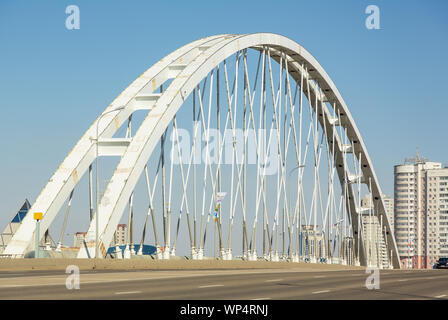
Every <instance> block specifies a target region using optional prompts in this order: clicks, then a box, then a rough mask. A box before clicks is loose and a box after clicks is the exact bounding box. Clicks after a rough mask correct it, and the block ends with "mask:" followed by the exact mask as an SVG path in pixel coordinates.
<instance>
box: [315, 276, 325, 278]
mask: <svg viewBox="0 0 448 320" xmlns="http://www.w3.org/2000/svg"><path fill="white" fill-rule="evenodd" d="M325 277H326V276H314V277H313V278H325Z"/></svg>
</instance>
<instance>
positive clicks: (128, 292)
mask: <svg viewBox="0 0 448 320" xmlns="http://www.w3.org/2000/svg"><path fill="white" fill-rule="evenodd" d="M134 293H142V292H141V291H123V292H115V294H134Z"/></svg>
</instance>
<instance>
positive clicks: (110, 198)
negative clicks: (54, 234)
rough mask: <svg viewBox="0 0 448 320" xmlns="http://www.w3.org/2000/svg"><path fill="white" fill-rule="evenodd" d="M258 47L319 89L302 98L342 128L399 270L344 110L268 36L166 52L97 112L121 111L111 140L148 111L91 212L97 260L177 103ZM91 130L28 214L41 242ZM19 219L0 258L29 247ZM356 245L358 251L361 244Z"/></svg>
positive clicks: (89, 152)
mask: <svg viewBox="0 0 448 320" xmlns="http://www.w3.org/2000/svg"><path fill="white" fill-rule="evenodd" d="M263 47H266V48H270V50H272V52H275V51H277V52H278V53H280V52H283V53H285V54H286V55H287V61H288V65H289V71H290V74H291V76H292V77H293V78H294V79H295V80H296V81H300V72H303V73H304V75H305V76H306V77H308V78H309V79H313V80H314V81H316V82H317V83H318V84H319V87H320V88H323V89H324V90H323V91H324V93H323V92H322V91H321V90H320V89H316V88H314V87H313V86H310V89H311V90H310V91H312V92H310V94H311V93H312V94H313V96H315V95H317V96H318V98H319V100H321V101H322V102H328V103H330V104H332V105H333V106H334V112H333V115H332V114H331V113H330V112H329V111H328V109H327V108H324V112H325V114H326V117H327V122H326V123H325V126H326V127H327V129H328V130H330V131H329V132H331V134H333V131H334V130H333V129H332V128H333V126H332V125H333V124H334V125H338V126H343V127H344V130H345V131H346V133H347V136H348V137H349V139H350V142H353V147H352V148H351V150H350V152H351V153H353V154H354V155H355V156H356V157H358V160H359V159H360V158H361V159H362V168H361V169H362V176H363V177H364V179H363V181H367V180H369V181H370V182H371V190H370V191H371V193H372V197H373V199H374V201H376V202H375V207H376V208H377V211H378V215H379V216H383V222H384V224H385V227H386V230H387V237H388V241H387V243H388V245H389V250H390V251H391V252H392V262H393V265H394V267H395V268H399V267H400V263H399V256H398V250H397V247H396V244H395V239H394V237H393V235H392V232H391V231H390V223H389V220H388V218H387V215H386V211H385V206H384V202H383V199H382V196H381V195H382V193H381V188H380V186H379V184H378V180H377V178H376V175H375V172H374V170H373V166H372V164H371V160H370V157H369V155H368V153H367V149H366V146H365V144H364V142H363V140H362V138H361V135H360V133H359V130H358V128H357V127H356V124H355V122H354V120H353V118H352V116H351V114H350V112H349V109H348V107H347V105H346V104H345V102H344V100H343V99H342V97H341V95H340V93H339V91H338V90H337V88H336V86H335V85H334V83H333V81H332V80H331V79H330V77H329V76H328V74H327V73H326V72H325V70H324V69H323V68H322V67H321V65H320V64H319V63H318V62H317V61H316V60H315V59H314V57H313V56H311V54H310V53H309V52H308V51H306V50H305V49H304V48H302V47H301V46H300V45H299V44H297V43H296V42H294V41H292V40H291V39H288V38H286V37H283V36H280V35H277V34H271V33H257V34H248V35H219V36H214V37H209V38H204V39H201V40H198V41H195V42H192V43H190V44H188V45H186V46H184V47H182V48H180V49H178V50H176V51H174V52H173V53H171V54H170V55H168V56H167V57H165V58H164V59H162V60H160V61H159V62H158V63H157V64H155V65H154V66H153V67H151V68H150V69H148V70H147V71H146V72H145V73H144V74H142V75H141V76H140V77H139V78H138V79H137V80H135V81H134V82H133V83H132V84H131V85H130V86H129V87H128V88H127V89H126V90H125V91H123V93H122V94H121V95H120V96H119V97H118V98H117V99H115V100H114V102H113V103H112V104H111V105H110V106H109V107H108V108H107V109H106V110H105V112H107V111H109V110H113V109H114V108H116V107H119V106H126V108H125V109H123V110H121V111H117V112H116V113H111V114H109V115H105V116H104V118H103V119H102V121H101V125H100V139H101V138H110V137H112V135H113V133H114V132H115V131H116V130H117V129H118V128H119V127H120V126H121V124H122V123H123V122H124V121H125V120H126V119H127V118H128V117H129V115H130V114H132V112H134V111H135V110H141V109H144V110H149V112H148V115H147V116H146V118H145V120H144V121H143V122H142V124H141V126H140V128H139V129H138V131H137V132H136V134H135V135H134V137H133V138H132V139H131V140H130V142H129V144H128V146H127V147H126V148H125V151H124V153H123V155H122V157H121V160H120V163H119V164H118V166H117V168H116V170H115V172H114V174H113V177H112V179H111V180H110V182H109V185H108V186H107V189H106V191H105V193H104V195H103V198H102V199H101V201H100V204H99V212H100V214H99V215H100V220H99V230H100V232H99V234H100V236H99V239H100V248H101V251H102V255H103V256H104V255H105V251H106V248H108V247H109V244H110V243H111V240H112V237H113V234H114V232H115V228H116V226H117V224H118V222H119V221H120V218H121V216H122V214H123V211H124V209H125V207H126V205H127V202H128V200H129V197H130V195H131V193H132V192H133V190H134V188H135V185H136V183H137V181H138V179H139V177H140V175H141V174H142V171H143V169H144V166H145V164H146V163H147V161H148V159H149V157H150V156H151V154H152V152H153V150H154V148H155V147H156V145H157V143H158V142H159V140H160V138H161V135H162V134H163V132H164V131H165V130H166V128H167V127H168V125H169V124H170V122H171V120H172V119H173V117H174V116H175V114H176V113H177V111H178V110H179V108H180V107H181V106H182V104H183V102H184V101H185V100H186V99H187V97H188V96H189V95H190V93H191V92H192V91H193V89H194V88H195V87H196V86H197V85H198V84H199V83H200V82H201V81H202V80H203V79H204V78H205V77H206V76H207V75H208V74H209V73H210V72H211V71H212V70H213V69H214V68H215V67H216V66H217V65H219V64H220V63H221V62H222V61H223V60H224V59H226V58H228V57H229V56H231V55H233V54H235V53H237V52H238V51H239V50H243V49H246V48H253V49H255V50H262V49H263ZM271 57H272V58H273V59H274V60H276V61H278V60H279V55H278V56H277V57H276V56H275V55H274V54H271ZM302 65H303V66H304V67H305V69H306V70H307V71H306V74H305V71H304V70H302V69H301V68H300V66H302ZM170 78H174V80H173V81H172V83H171V84H170V85H169V86H168V87H167V88H166V89H165V91H164V92H163V93H162V94H155V92H154V91H155V90H156V89H157V88H158V87H159V86H160V85H161V84H163V83H164V82H165V81H166V80H167V79H170ZM314 107H315V106H314ZM334 115H338V116H339V117H340V118H338V119H337V118H335V116H334ZM322 118H323V117H319V121H320V124H321V125H324V123H323V120H322ZM95 126H96V122H94V123H93V125H92V126H91V127H90V128H89V130H88V131H87V132H86V133H85V134H84V136H83V137H82V138H81V140H80V141H79V142H78V143H77V144H76V146H75V148H74V149H73V150H72V152H71V153H70V154H69V155H68V156H67V158H66V159H65V160H64V162H63V163H62V165H61V166H60V167H59V169H58V170H57V171H56V173H55V174H54V175H53V177H52V179H50V181H49V183H48V184H47V186H46V187H45V188H44V190H43V191H42V193H41V195H39V197H38V198H37V200H36V202H35V204H34V205H33V207H32V208H31V210H32V211H42V212H43V213H44V218H43V220H42V223H41V229H42V230H41V234H44V231H45V230H47V229H48V226H49V225H50V224H51V222H52V220H53V219H54V217H55V215H56V213H57V212H58V211H59V209H60V207H61V206H62V204H63V202H64V201H65V200H66V199H67V197H68V195H69V193H70V191H71V190H72V189H73V187H74V186H75V185H76V184H77V182H78V181H79V179H80V177H81V176H82V175H83V174H84V172H85V171H86V170H87V168H88V166H89V165H90V164H91V163H92V161H93V160H94V159H95V157H96V154H95V141H92V139H95V138H96V137H95ZM331 134H330V133H328V132H327V139H328V141H330V138H329V137H331ZM335 137H337V133H335ZM100 142H101V140H100ZM335 142H336V143H338V145H340V143H341V141H339V139H337V140H336V141H335ZM342 149H343V148H342ZM345 151H348V150H345ZM333 156H334V157H335V163H336V168H337V172H338V176H339V179H340V181H341V183H343V181H344V176H345V171H344V170H345V169H344V168H345V167H346V166H345V161H346V160H345V155H344V152H343V150H341V148H335V154H334V155H333ZM348 198H349V199H347V202H348V203H347V205H348V206H350V207H351V208H352V209H353V210H352V216H351V220H352V221H351V223H352V226H353V229H354V230H357V229H358V226H357V221H356V219H354V217H355V215H356V206H355V203H354V197H353V191H351V196H349V197H348ZM27 218H28V219H27ZM27 218H26V219H25V220H24V223H23V224H22V226H21V227H20V229H19V230H18V232H17V233H16V235H15V236H14V237H13V239H12V240H11V242H10V244H9V245H8V246H7V248H6V250H5V252H4V253H5V254H11V255H23V254H24V253H25V251H26V249H27V248H30V247H31V246H32V239H33V233H34V222H33V221H32V218H31V215H28V216H27ZM95 224H96V221H95V218H94V219H93V220H92V221H91V224H90V227H89V232H88V238H87V245H88V248H89V252H90V256H95V240H94V235H95ZM359 245H362V243H361V244H359ZM78 257H79V258H83V257H87V254H86V252H85V250H81V251H80V252H79V254H78Z"/></svg>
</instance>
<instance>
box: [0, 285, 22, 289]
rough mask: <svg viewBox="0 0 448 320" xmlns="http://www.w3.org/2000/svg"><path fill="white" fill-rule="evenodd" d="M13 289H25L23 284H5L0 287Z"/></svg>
mask: <svg viewBox="0 0 448 320" xmlns="http://www.w3.org/2000/svg"><path fill="white" fill-rule="evenodd" d="M15 287H27V285H25V284H6V285H1V286H0V288H15Z"/></svg>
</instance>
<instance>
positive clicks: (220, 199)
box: [213, 192, 227, 222]
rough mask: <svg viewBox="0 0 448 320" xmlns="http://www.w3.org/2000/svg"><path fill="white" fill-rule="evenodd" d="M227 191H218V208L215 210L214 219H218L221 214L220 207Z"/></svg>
mask: <svg viewBox="0 0 448 320" xmlns="http://www.w3.org/2000/svg"><path fill="white" fill-rule="evenodd" d="M226 194H227V193H226V192H218V194H217V195H216V208H215V211H213V221H215V222H216V221H218V216H219V208H220V207H221V202H222V200H223V199H224V197H225V196H226Z"/></svg>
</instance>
